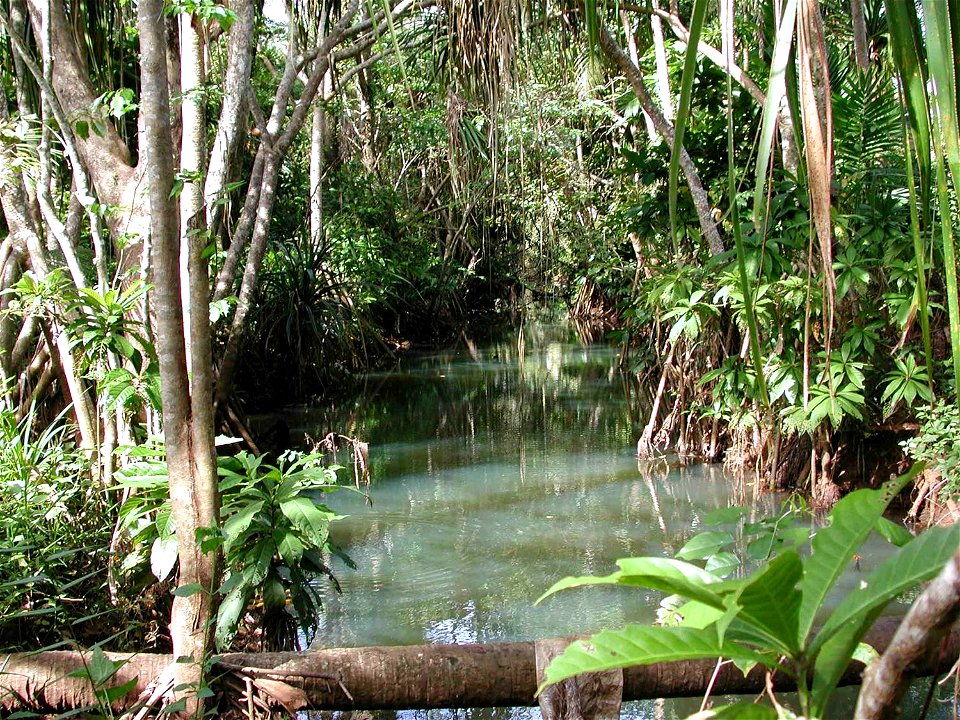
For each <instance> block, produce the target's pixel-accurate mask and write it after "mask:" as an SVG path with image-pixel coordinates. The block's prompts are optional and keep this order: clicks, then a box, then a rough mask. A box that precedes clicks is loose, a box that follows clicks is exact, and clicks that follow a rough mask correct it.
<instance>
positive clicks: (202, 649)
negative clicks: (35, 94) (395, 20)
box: [137, 0, 218, 715]
mask: <svg viewBox="0 0 960 720" xmlns="http://www.w3.org/2000/svg"><path fill="white" fill-rule="evenodd" d="M137 15H138V26H139V29H140V64H141V74H140V77H141V87H142V95H141V103H140V107H141V117H142V120H143V131H142V133H141V146H140V147H141V150H142V152H143V155H144V160H145V163H144V164H145V165H146V168H147V174H146V179H147V183H148V187H149V191H148V193H149V200H150V247H151V257H150V260H151V263H150V264H151V270H152V280H153V285H154V290H153V296H152V300H153V310H154V314H155V342H156V348H157V358H158V363H159V368H160V394H161V399H162V407H163V434H164V444H165V448H166V456H167V467H168V474H169V486H170V508H171V514H172V517H173V521H174V524H175V525H176V529H177V539H178V541H179V555H178V557H179V563H180V577H179V583H180V586H181V587H183V586H197V585H198V586H200V587H201V588H205V589H210V588H213V587H214V586H215V583H216V581H217V577H218V573H217V568H216V562H215V557H214V555H213V554H212V553H210V554H206V553H204V552H203V551H202V550H201V548H200V544H199V542H198V541H197V533H198V531H200V530H202V529H206V528H211V527H216V526H217V524H218V522H217V515H218V498H217V486H216V472H215V469H214V466H213V463H212V458H213V455H212V453H213V444H212V438H213V424H212V415H211V414H209V413H205V414H203V415H201V416H200V417H199V418H198V417H197V415H196V414H195V413H194V408H193V407H192V404H193V405H198V404H200V403H202V404H203V405H204V406H209V405H210V396H209V395H207V396H205V397H202V398H200V397H197V395H196V393H194V395H193V396H192V395H191V387H190V381H189V379H188V373H187V356H186V339H185V332H186V333H189V328H188V326H185V324H184V318H183V308H182V305H181V292H180V257H179V255H180V252H179V247H180V237H179V228H178V225H179V223H178V217H177V211H176V206H175V204H174V201H173V199H172V198H171V194H170V190H171V188H172V186H173V157H174V152H173V140H172V137H171V133H170V99H169V95H168V87H169V85H168V76H167V52H166V50H167V42H166V36H165V32H164V27H163V25H162V24H161V23H158V22H157V19H158V18H162V17H163V3H162V1H161V0H140V2H139V3H138V5H137ZM195 216H196V215H195ZM191 259H193V258H191ZM191 269H193V268H191ZM203 280H204V278H203V277H200V278H198V285H199V284H200V282H201V281H203ZM203 284H204V285H205V282H204V283H203ZM202 307H203V308H204V309H205V307H206V305H205V303H204V304H203V305H202ZM194 319H195V320H196V324H197V326H198V327H200V326H203V325H204V324H205V323H209V316H208V314H207V313H206V312H200V313H195V314H194ZM200 342H201V343H203V342H204V338H203V337H201V338H200ZM196 351H197V352H196V360H197V362H196V363H195V364H194V369H195V371H196V369H197V368H198V367H199V368H200V369H201V372H206V369H205V368H204V365H205V366H206V368H209V366H210V362H211V361H210V358H209V354H208V352H203V351H202V348H201V347H197V348H196ZM195 379H196V378H195ZM207 382H208V383H209V372H207ZM192 397H193V398H194V402H193V403H192V401H191V398H192ZM213 597H214V596H213V594H212V593H211V592H194V593H192V594H187V595H178V596H176V597H174V600H173V609H172V611H171V616H170V638H171V640H172V642H173V655H174V657H175V658H176V659H177V660H178V662H177V663H176V665H175V677H176V684H177V686H178V687H190V688H197V687H198V684H199V683H200V682H201V680H202V672H201V667H202V665H201V663H202V662H203V661H204V659H205V655H206V653H207V651H208V649H209V647H210V645H211V626H212V622H211V620H212V618H213V611H214V606H213ZM181 658H185V659H187V661H186V662H181V661H180V659H181ZM185 697H186V698H187V700H188V703H187V712H188V714H191V715H193V714H195V712H194V711H195V710H196V708H197V699H196V696H195V695H192V694H191V692H190V690H187V691H186V695H185Z"/></svg>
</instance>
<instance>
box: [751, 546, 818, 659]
mask: <svg viewBox="0 0 960 720" xmlns="http://www.w3.org/2000/svg"><path fill="white" fill-rule="evenodd" d="M801 577H803V565H802V563H801V562H800V555H799V554H798V553H797V552H796V551H795V550H789V551H787V552H785V553H783V554H781V555H778V556H777V557H776V558H774V560H772V561H771V562H770V564H769V565H768V566H767V567H766V568H764V569H763V570H762V571H761V572H759V573H757V574H755V575H754V576H753V577H751V578H750V579H749V580H748V581H747V582H746V583H745V584H744V586H743V588H742V589H741V590H740V592H739V593H738V594H737V604H738V605H739V606H740V613H739V615H738V617H739V619H740V620H741V621H743V622H745V623H749V624H750V625H753V626H754V627H755V628H757V629H758V630H759V631H760V632H761V633H763V634H764V635H766V636H767V637H768V638H769V639H770V640H771V641H772V642H773V643H774V644H775V646H776V647H777V648H778V649H780V650H781V651H783V652H784V653H785V654H787V655H792V656H794V657H795V656H796V655H797V653H798V651H799V644H798V640H797V628H798V623H799V619H800V601H801V597H800V593H799V592H798V590H797V583H799V582H800V579H801Z"/></svg>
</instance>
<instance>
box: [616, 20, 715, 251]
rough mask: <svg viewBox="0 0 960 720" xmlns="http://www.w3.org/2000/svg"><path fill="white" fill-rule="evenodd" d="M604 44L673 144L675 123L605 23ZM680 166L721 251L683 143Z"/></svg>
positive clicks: (704, 227) (709, 236) (705, 228)
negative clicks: (669, 118) (663, 110)
mask: <svg viewBox="0 0 960 720" xmlns="http://www.w3.org/2000/svg"><path fill="white" fill-rule="evenodd" d="M600 48H601V50H603V52H604V54H605V55H606V56H607V59H608V60H610V62H612V63H613V64H614V65H615V66H616V67H617V68H618V69H619V70H620V72H622V73H623V74H624V75H625V76H626V78H627V81H628V82H629V83H630V87H631V88H632V89H633V93H634V95H636V96H637V100H639V102H640V106H641V107H642V108H643V110H644V112H646V113H647V115H649V116H650V119H651V120H653V126H654V127H655V128H656V130H657V132H658V133H659V134H660V136H661V137H662V138H663V139H664V140H666V141H667V143H669V144H670V145H673V140H674V133H673V125H671V124H670V123H669V121H667V119H666V118H665V117H664V116H663V112H662V111H661V110H660V107H659V106H658V105H657V104H656V103H655V102H654V101H653V98H652V97H651V96H650V91H649V90H648V89H647V86H646V84H645V83H644V82H643V77H642V76H641V75H640V70H639V69H637V66H636V65H634V64H633V62H632V61H631V60H630V58H629V57H627V54H626V53H625V52H624V51H623V48H621V47H620V46H619V45H617V43H616V41H615V40H614V39H613V35H611V34H610V31H609V30H608V29H607V27H606V26H605V25H601V27H600ZM680 168H681V169H682V170H683V175H684V177H685V178H686V180H687V186H688V187H689V188H690V194H691V196H692V197H693V205H694V208H695V209H696V211H697V219H698V220H699V222H700V230H701V232H702V233H703V236H704V238H706V240H707V244H708V245H709V246H710V253H711V254H712V255H719V254H720V253H722V252H723V251H724V247H723V241H722V240H721V239H720V234H719V232H717V224H716V222H715V221H714V219H713V214H712V207H711V203H710V198H709V197H708V195H707V191H706V190H705V189H704V187H703V183H702V182H701V180H700V175H699V174H698V173H697V168H696V166H695V165H694V164H693V159H692V158H691V157H690V155H689V153H688V152H687V150H686V148H683V147H681V148H680Z"/></svg>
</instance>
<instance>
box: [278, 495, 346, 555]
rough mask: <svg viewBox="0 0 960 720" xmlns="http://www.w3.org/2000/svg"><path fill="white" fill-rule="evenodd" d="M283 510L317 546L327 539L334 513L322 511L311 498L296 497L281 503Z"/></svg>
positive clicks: (293, 523)
mask: <svg viewBox="0 0 960 720" xmlns="http://www.w3.org/2000/svg"><path fill="white" fill-rule="evenodd" d="M280 512H282V513H283V514H284V515H285V516H286V518H287V520H289V521H290V523H291V524H292V525H293V526H294V527H295V528H297V529H298V530H300V532H302V533H303V534H304V535H305V536H306V537H307V538H309V539H310V541H311V542H312V543H313V544H314V546H315V547H320V546H322V545H323V544H324V543H325V542H326V541H327V534H328V530H329V526H330V520H331V518H332V517H333V515H332V513H329V512H326V513H325V512H323V511H321V510H320V509H319V508H318V507H317V506H316V504H315V503H314V502H313V500H311V499H310V498H305V497H295V498H291V499H290V500H285V501H284V502H282V503H280Z"/></svg>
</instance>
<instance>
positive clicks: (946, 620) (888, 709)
mask: <svg viewBox="0 0 960 720" xmlns="http://www.w3.org/2000/svg"><path fill="white" fill-rule="evenodd" d="M958 617H960V550H957V552H956V553H954V556H953V558H952V559H951V560H950V562H948V563H947V564H946V566H945V567H944V568H943V571H941V573H940V574H939V575H938V576H937V577H936V578H935V579H934V580H933V582H931V583H930V584H929V585H928V586H927V589H926V590H924V592H923V594H922V595H921V596H920V598H919V599H918V600H917V601H916V602H915V603H914V604H913V606H912V607H911V608H910V611H909V612H908V613H907V616H906V617H905V618H904V620H903V623H901V624H900V627H898V628H897V632H896V634H894V636H893V639H892V640H891V641H890V646H889V647H888V648H887V649H886V650H885V651H884V653H883V655H881V657H880V658H879V659H878V660H876V661H875V662H874V663H873V664H871V665H870V667H869V668H868V669H867V671H866V672H865V673H864V677H863V689H862V690H861V691H860V697H859V698H858V699H857V711H856V714H855V717H856V718H857V720H887V719H888V718H896V717H900V712H899V707H898V706H899V704H900V700H901V699H902V698H903V693H904V691H905V690H906V689H907V682H908V681H909V680H910V678H911V677H912V676H913V674H914V673H913V667H914V665H915V663H917V662H918V661H923V660H924V659H925V658H931V657H936V656H937V654H938V653H937V647H938V645H940V644H941V643H942V642H943V638H944V637H945V636H946V634H947V633H948V632H949V631H950V626H951V625H952V624H953V623H955V622H956V621H957V618H958ZM950 657H952V658H956V657H957V652H956V651H954V652H953V654H952V655H951V656H950ZM944 669H946V668H944Z"/></svg>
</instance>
